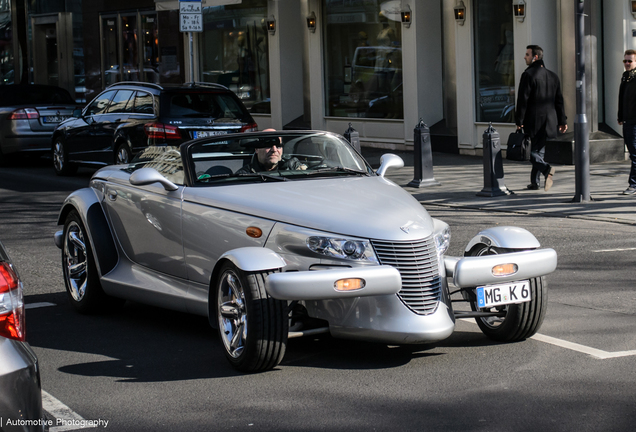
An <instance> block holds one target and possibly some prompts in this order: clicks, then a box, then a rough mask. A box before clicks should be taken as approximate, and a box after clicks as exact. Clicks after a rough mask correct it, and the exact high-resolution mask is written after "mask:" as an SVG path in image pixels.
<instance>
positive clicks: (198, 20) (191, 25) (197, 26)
mask: <svg viewBox="0 0 636 432" xmlns="http://www.w3.org/2000/svg"><path fill="white" fill-rule="evenodd" d="M179 23H180V25H179V31H182V32H202V31H203V14H200V13H180V14H179Z"/></svg>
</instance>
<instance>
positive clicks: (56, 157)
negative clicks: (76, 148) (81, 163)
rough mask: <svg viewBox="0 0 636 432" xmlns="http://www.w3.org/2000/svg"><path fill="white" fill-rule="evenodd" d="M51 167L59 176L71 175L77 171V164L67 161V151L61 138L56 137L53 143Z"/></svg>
mask: <svg viewBox="0 0 636 432" xmlns="http://www.w3.org/2000/svg"><path fill="white" fill-rule="evenodd" d="M53 168H54V169H55V174H57V175H59V176H66V175H72V174H75V173H76V172H77V165H76V164H72V163H69V162H68V152H67V151H66V145H65V144H64V140H63V139H62V138H57V139H56V140H55V143H54V144H53Z"/></svg>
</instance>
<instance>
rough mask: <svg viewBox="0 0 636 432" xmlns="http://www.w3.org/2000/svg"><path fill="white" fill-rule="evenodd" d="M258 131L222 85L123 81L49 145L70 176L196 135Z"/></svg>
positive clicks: (76, 115) (58, 165) (70, 122)
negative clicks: (175, 84)
mask: <svg viewBox="0 0 636 432" xmlns="http://www.w3.org/2000/svg"><path fill="white" fill-rule="evenodd" d="M256 129H257V125H256V123H255V122H254V119H253V118H252V116H251V115H250V113H249V112H248V111H247V109H246V108H245V106H244V105H243V103H242V102H241V101H240V100H239V99H238V98H237V97H236V95H235V94H234V93H232V92H231V91H230V90H228V89H227V88H226V87H223V86H220V85H218V84H201V83H197V84H184V85H180V86H169V85H159V84H152V83H138V82H126V81H123V82H120V83H117V84H113V85H111V86H110V87H108V88H107V89H106V90H104V91H103V92H102V93H100V94H99V95H97V97H95V99H93V100H92V101H91V103H90V104H88V105H87V106H86V107H85V108H84V109H83V110H81V111H79V110H78V111H76V112H75V113H73V118H71V119H69V120H67V121H65V122H63V123H61V124H60V125H59V126H58V127H57V128H56V129H55V131H54V132H53V134H52V141H50V142H49V148H51V149H52V152H53V166H54V168H55V172H56V173H57V174H58V175H70V174H74V173H75V172H76V171H77V168H78V166H79V165H80V164H84V165H92V166H97V167H99V166H105V165H111V164H118V163H127V162H129V161H130V160H131V159H132V157H133V156H134V155H136V154H137V153H139V152H140V151H142V150H144V149H145V148H146V147H147V146H148V145H160V144H170V145H179V144H181V143H183V142H185V141H188V140H191V139H193V138H201V137H206V136H214V135H224V134H227V133H233V132H246V131H253V130H256Z"/></svg>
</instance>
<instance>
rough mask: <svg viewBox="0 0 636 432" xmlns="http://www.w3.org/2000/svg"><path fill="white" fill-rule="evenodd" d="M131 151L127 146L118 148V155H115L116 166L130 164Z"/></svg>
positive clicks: (123, 145)
mask: <svg viewBox="0 0 636 432" xmlns="http://www.w3.org/2000/svg"><path fill="white" fill-rule="evenodd" d="M130 156H131V155H130V151H129V150H128V146H127V145H126V144H122V145H120V146H119V147H117V153H115V164H117V165H123V164H127V163H128V162H130V159H131V157H130Z"/></svg>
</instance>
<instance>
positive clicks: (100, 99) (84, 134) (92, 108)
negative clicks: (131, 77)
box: [65, 90, 117, 162]
mask: <svg viewBox="0 0 636 432" xmlns="http://www.w3.org/2000/svg"><path fill="white" fill-rule="evenodd" d="M116 92H117V91H116V90H109V91H105V92H103V93H102V94H100V95H99V96H97V97H96V98H95V99H94V100H93V101H92V102H91V103H90V105H89V106H87V107H86V108H85V109H84V111H83V112H82V116H81V117H80V118H79V119H77V121H76V122H75V123H74V125H73V127H72V128H67V131H66V136H65V140H66V149H67V151H68V156H69V160H73V161H74V160H80V161H88V162H90V161H94V160H95V159H94V157H93V153H94V152H95V150H96V149H97V148H99V143H95V142H93V140H92V137H93V136H94V131H95V128H96V127H97V125H95V122H96V121H97V120H98V119H99V115H100V114H101V113H103V112H104V111H105V110H106V109H107V108H108V105H109V104H110V100H111V99H112V97H113V96H114V95H115V93H116Z"/></svg>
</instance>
